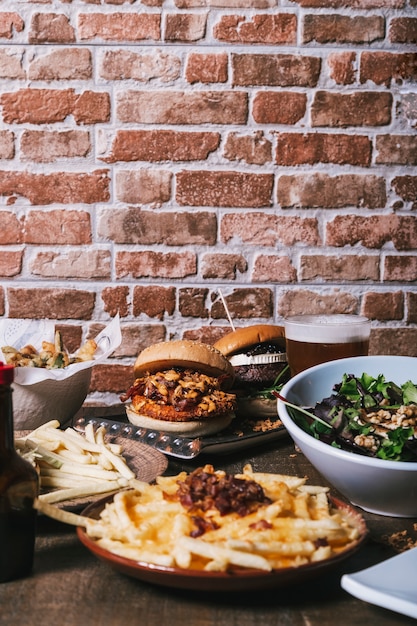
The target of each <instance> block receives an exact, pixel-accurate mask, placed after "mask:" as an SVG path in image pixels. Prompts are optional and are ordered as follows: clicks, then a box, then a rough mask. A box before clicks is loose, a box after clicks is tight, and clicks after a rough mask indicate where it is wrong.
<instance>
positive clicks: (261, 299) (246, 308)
mask: <svg viewBox="0 0 417 626" xmlns="http://www.w3.org/2000/svg"><path fill="white" fill-rule="evenodd" d="M224 299H225V301H226V306H227V308H228V310H229V314H230V317H231V318H232V320H238V319H253V318H258V317H260V318H265V319H270V318H271V317H272V316H273V313H274V296H273V291H272V290H271V289H266V288H263V287H252V288H251V287H248V288H241V289H240V288H237V289H234V290H233V291H232V292H231V293H230V294H226V293H225V294H224ZM210 313H211V317H212V318H213V319H224V318H227V315H226V311H225V309H224V305H223V302H222V300H220V298H219V299H218V300H216V301H215V302H213V305H212V307H211V311H210Z"/></svg>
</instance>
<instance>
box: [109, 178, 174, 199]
mask: <svg viewBox="0 0 417 626" xmlns="http://www.w3.org/2000/svg"><path fill="white" fill-rule="evenodd" d="M172 176H173V174H172V172H170V171H169V170H149V169H143V170H138V171H137V170H135V171H130V170H122V171H117V172H116V197H117V199H118V200H120V201H121V202H127V203H129V204H151V205H154V206H160V205H161V204H164V202H168V200H169V199H170V197H171V181H172Z"/></svg>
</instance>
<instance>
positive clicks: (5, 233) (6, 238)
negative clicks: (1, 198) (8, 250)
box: [0, 211, 22, 245]
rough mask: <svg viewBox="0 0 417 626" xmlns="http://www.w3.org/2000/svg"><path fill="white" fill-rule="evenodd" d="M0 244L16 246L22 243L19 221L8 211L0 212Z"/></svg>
mask: <svg viewBox="0 0 417 626" xmlns="http://www.w3.org/2000/svg"><path fill="white" fill-rule="evenodd" d="M0 222H1V228H0V244H1V245H7V244H18V243H21V241H22V225H21V221H20V220H19V218H18V217H17V215H15V214H14V213H11V212H10V211H0Z"/></svg>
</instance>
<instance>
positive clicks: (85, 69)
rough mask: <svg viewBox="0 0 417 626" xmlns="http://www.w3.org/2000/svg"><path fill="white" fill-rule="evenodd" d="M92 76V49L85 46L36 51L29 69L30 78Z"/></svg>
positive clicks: (77, 77) (83, 77) (74, 78)
mask: <svg viewBox="0 0 417 626" xmlns="http://www.w3.org/2000/svg"><path fill="white" fill-rule="evenodd" d="M92 77H93V62H92V56H91V51H90V50H87V49H85V48H64V49H59V50H52V51H51V52H49V51H48V52H46V53H45V52H44V51H42V53H37V54H36V53H35V54H34V56H33V59H31V60H30V64H29V69H28V78H29V79H30V80H48V81H49V80H89V79H91V78H92Z"/></svg>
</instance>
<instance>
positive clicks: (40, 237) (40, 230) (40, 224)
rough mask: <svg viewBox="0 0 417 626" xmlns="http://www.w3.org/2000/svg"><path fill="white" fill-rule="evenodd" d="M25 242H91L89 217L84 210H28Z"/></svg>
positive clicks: (78, 243)
mask: <svg viewBox="0 0 417 626" xmlns="http://www.w3.org/2000/svg"><path fill="white" fill-rule="evenodd" d="M24 240H25V243H30V244H35V243H38V244H50V245H63V244H70V245H81V244H88V243H91V240H92V234H91V219H90V214H89V213H87V212H85V211H72V210H59V209H56V210H52V211H42V210H39V211H29V213H28V214H27V217H26V219H25V232H24Z"/></svg>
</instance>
